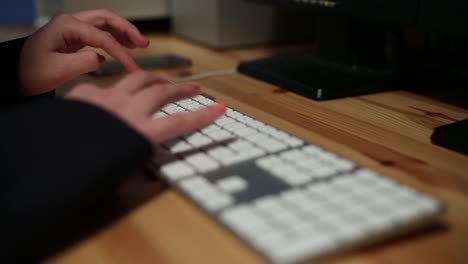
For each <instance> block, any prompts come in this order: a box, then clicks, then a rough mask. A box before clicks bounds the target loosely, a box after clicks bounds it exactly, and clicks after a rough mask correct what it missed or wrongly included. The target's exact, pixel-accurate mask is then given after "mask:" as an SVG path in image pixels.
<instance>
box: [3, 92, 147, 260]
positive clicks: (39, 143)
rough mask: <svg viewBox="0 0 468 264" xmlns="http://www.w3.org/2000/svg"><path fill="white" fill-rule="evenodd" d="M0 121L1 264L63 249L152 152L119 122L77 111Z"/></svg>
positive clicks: (61, 109) (60, 107)
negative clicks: (88, 217)
mask: <svg viewBox="0 0 468 264" xmlns="http://www.w3.org/2000/svg"><path fill="white" fill-rule="evenodd" d="M0 120H1V121H2V122H1V125H0V127H1V130H0V144H1V146H2V147H1V149H0V158H1V159H2V164H1V165H0V169H1V175H2V176H1V177H2V184H1V187H0V188H1V193H0V195H1V196H0V207H1V208H2V210H3V212H5V213H6V216H4V217H2V218H3V219H2V224H1V227H0V228H1V229H2V232H1V233H2V237H1V238H0V240H2V244H6V245H7V246H6V247H5V246H4V247H2V249H0V250H2V251H3V250H5V252H2V255H3V254H5V256H2V259H5V258H7V259H8V258H10V259H13V260H15V261H16V260H20V261H22V260H26V261H30V260H37V258H40V257H43V256H44V255H47V254H50V253H51V252H52V251H54V250H56V249H57V248H59V247H61V246H62V247H63V246H64V245H65V244H66V243H69V242H70V240H72V239H74V237H75V236H76V235H77V232H81V229H83V228H84V229H86V225H88V224H89V223H88V222H87V220H86V217H85V216H89V215H94V214H99V213H100V212H103V211H102V208H106V206H109V205H110V203H111V202H112V201H113V198H114V197H115V194H116V189H117V187H118V186H119V185H120V184H121V183H122V182H123V181H124V180H125V179H126V178H127V177H128V176H130V175H131V174H132V173H133V172H134V171H135V170H136V169H137V168H139V167H141V166H142V165H143V164H144V163H145V162H146V161H147V160H148V159H149V158H150V156H151V152H152V150H151V145H150V144H149V143H148V142H147V141H146V140H145V139H144V138H143V137H141V136H140V135H139V134H137V133H136V132H134V131H133V130H132V129H130V128H129V127H127V126H126V125H125V124H124V123H123V122H121V121H120V120H118V119H116V118H114V117H113V116H111V115H110V114H108V113H107V112H104V111H103V110H100V109H98V108H95V107H93V106H89V105H86V104H83V103H78V102H73V101H67V100H62V99H56V100H46V101H42V102H37V103H34V104H31V105H25V106H22V107H21V108H19V109H14V110H11V111H9V112H7V113H4V114H2V116H0ZM25 252H28V253H27V254H26V253H25ZM18 258H19V259H18Z"/></svg>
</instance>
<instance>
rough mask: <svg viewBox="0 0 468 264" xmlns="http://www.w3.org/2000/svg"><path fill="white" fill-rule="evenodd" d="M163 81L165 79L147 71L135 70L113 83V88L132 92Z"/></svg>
mask: <svg viewBox="0 0 468 264" xmlns="http://www.w3.org/2000/svg"><path fill="white" fill-rule="evenodd" d="M165 82H167V81H166V80H164V79H162V78H160V77H158V76H156V75H154V74H151V73H149V72H145V71H136V72H134V73H131V74H129V75H127V76H126V77H125V78H123V79H122V80H121V81H120V82H118V83H117V84H116V85H114V87H113V89H116V90H120V91H122V92H126V93H131V94H133V93H136V92H137V91H139V90H141V89H144V88H147V87H148V86H150V85H153V84H157V83H165Z"/></svg>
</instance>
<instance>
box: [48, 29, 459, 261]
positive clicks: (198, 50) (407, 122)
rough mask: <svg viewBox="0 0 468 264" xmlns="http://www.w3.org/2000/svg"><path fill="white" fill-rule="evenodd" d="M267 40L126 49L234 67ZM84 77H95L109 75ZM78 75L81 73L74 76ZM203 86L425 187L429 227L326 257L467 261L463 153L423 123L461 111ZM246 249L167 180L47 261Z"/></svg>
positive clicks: (171, 42)
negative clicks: (439, 211)
mask: <svg viewBox="0 0 468 264" xmlns="http://www.w3.org/2000/svg"><path fill="white" fill-rule="evenodd" d="M271 52H273V49H271V48H259V49H254V48H250V49H236V50H228V51H214V50H210V49H208V48H205V47H202V46H199V45H197V44H194V43H191V42H189V41H186V40H182V39H179V38H176V37H171V36H159V35H158V36H152V44H151V46H150V47H149V48H148V49H146V50H141V51H136V53H135V55H148V54H151V55H157V54H164V53H174V54H179V55H181V56H185V57H188V58H191V59H192V60H193V62H194V65H193V66H191V67H184V68H178V69H172V70H169V71H164V72H157V73H159V74H161V75H165V76H171V77H177V76H184V75H190V74H193V73H200V72H205V71H210V70H219V69H234V68H235V67H236V65H237V64H238V62H239V60H241V59H252V58H256V57H259V56H263V55H266V54H269V53H271ZM84 79H85V81H93V82H96V83H101V84H104V83H106V82H111V81H114V80H115V79H116V78H115V77H113V78H104V79H93V78H91V77H85V78H84ZM82 80H83V79H81V80H80V81H82ZM200 83H201V84H202V85H203V86H204V88H203V90H204V92H205V93H206V94H208V95H211V96H213V97H215V98H216V99H217V100H219V101H224V102H226V103H227V104H228V106H230V107H233V108H235V109H239V110H240V111H242V112H245V113H246V114H249V115H251V116H253V117H255V118H258V119H259V120H262V121H264V122H268V123H271V124H272V125H274V126H276V127H280V128H282V129H284V130H285V131H287V132H290V133H291V134H293V135H296V136H298V137H301V138H303V139H305V140H306V141H308V142H311V143H314V144H316V145H319V146H322V147H324V148H326V149H328V150H331V151H333V152H335V153H337V154H341V155H343V156H345V157H347V158H349V159H351V160H353V161H355V162H357V163H359V164H361V165H364V166H367V167H370V168H372V169H374V170H377V171H379V172H381V173H384V174H386V175H389V176H391V177H393V178H394V179H396V180H399V181H401V182H403V183H406V184H408V185H411V186H413V187H414V188H417V189H419V190H422V191H426V192H429V193H431V194H433V195H434V196H436V197H439V198H440V199H442V200H443V201H444V202H445V203H446V205H447V211H446V213H445V214H444V215H443V217H441V219H440V221H438V223H437V224H435V225H434V226H433V227H431V228H428V229H427V230H424V231H423V232H417V233H415V234H412V235H409V236H406V237H403V238H400V239H397V240H394V241H391V242H387V243H383V244H381V245H379V246H375V247H370V248H366V249H362V250H358V251H353V252H350V253H348V254H346V255H340V256H337V257H333V258H328V259H325V260H324V262H326V263H328V262H333V263H335V262H338V263H357V262H359V263H382V262H384V263H401V262H405V263H468V252H467V250H466V245H465V244H466V243H467V242H468V157H466V156H463V155H460V154H457V153H454V152H451V151H448V150H445V149H442V148H439V147H437V146H433V145H431V144H430V135H431V133H432V130H433V129H434V128H435V127H437V126H440V125H444V124H449V123H452V122H454V121H457V120H462V119H466V118H468V111H467V110H463V109H460V108H457V107H454V106H451V105H448V104H445V103H442V102H439V101H436V100H434V99H430V98H427V97H423V96H421V95H417V94H413V93H410V92H406V91H393V92H386V93H381V94H374V95H367V96H360V97H354V98H346V99H340V100H334V101H326V102H316V101H312V100H309V99H306V98H304V97H301V96H298V95H295V94H293V93H289V92H286V91H284V90H281V89H279V88H278V87H274V86H271V85H268V84H266V83H262V82H259V81H256V80H254V79H251V78H248V77H245V76H243V75H240V74H234V75H228V76H222V77H213V78H209V79H204V80H201V81H200ZM262 261H263V260H262V259H261V258H259V257H257V256H256V255H255V254H254V253H253V252H252V251H251V250H249V249H248V248H247V247H246V246H244V245H243V244H242V243H241V242H239V241H238V240H237V239H235V238H234V237H233V236H231V235H230V234H229V233H228V232H227V231H225V230H224V229H223V228H222V227H220V226H218V225H217V224H216V223H214V222H213V221H212V220H210V218H208V217H207V216H205V215H204V214H203V213H202V212H201V211H199V210H198V209H196V208H195V207H193V206H192V205H191V204H190V203H189V202H188V201H186V200H184V198H183V197H182V196H180V195H178V194H177V193H176V192H175V191H173V190H171V189H167V188H166V189H164V190H163V191H161V192H160V193H159V194H158V195H156V196H154V197H153V198H151V199H149V200H148V201H147V202H145V203H144V204H143V205H142V206H140V207H139V208H138V209H135V210H133V211H131V212H130V213H129V214H128V215H127V216H125V217H124V218H122V219H121V220H119V221H118V222H116V223H115V224H113V225H111V226H110V227H108V228H106V229H105V230H103V231H101V232H99V233H98V234H96V235H94V236H93V237H91V238H89V239H87V240H85V241H83V242H81V243H79V244H78V245H76V246H74V247H73V248H71V249H69V250H67V251H66V252H64V253H62V254H61V255H60V256H58V257H55V258H54V259H51V260H49V261H48V262H49V263H57V264H58V263H63V264H65V263H233V264H237V263H262Z"/></svg>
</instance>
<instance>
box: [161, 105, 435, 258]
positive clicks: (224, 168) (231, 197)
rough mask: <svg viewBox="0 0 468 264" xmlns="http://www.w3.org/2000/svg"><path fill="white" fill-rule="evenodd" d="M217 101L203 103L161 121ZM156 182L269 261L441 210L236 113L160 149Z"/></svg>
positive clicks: (348, 241)
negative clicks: (162, 180)
mask: <svg viewBox="0 0 468 264" xmlns="http://www.w3.org/2000/svg"><path fill="white" fill-rule="evenodd" d="M213 103H215V102H214V101H213V100H211V99H209V98H207V97H204V96H197V97H194V98H193V99H188V100H183V101H180V102H177V103H175V104H170V105H168V106H166V107H165V108H164V109H162V111H161V112H159V113H157V114H155V117H154V118H160V117H163V116H167V115H170V114H174V113H178V112H184V111H194V110H197V109H200V108H202V107H205V106H207V105H210V104H213ZM153 166H154V168H155V170H156V173H157V175H159V176H162V177H164V178H165V179H167V180H168V182H169V183H170V184H171V185H172V186H174V187H175V188H176V189H177V190H179V191H180V192H181V193H182V194H184V195H185V196H186V197H188V198H189V199H190V200H191V201H193V202H194V203H195V204H196V205H198V206H199V207H201V208H202V209H203V210H204V211H205V212H206V213H208V214H209V215H210V216H212V217H213V218H214V219H215V220H217V221H218V222H219V223H221V224H222V225H224V226H225V227H227V228H228V229H229V230H230V231H232V232H233V233H234V234H235V235H236V236H237V237H238V238H240V239H241V240H242V241H244V242H245V243H247V244H248V245H249V246H250V247H251V248H252V249H254V250H255V251H256V252H257V253H259V254H260V255H262V256H264V257H265V258H266V259H267V260H269V261H271V262H273V263H295V262H299V261H304V260H308V259H315V258H318V257H322V256H325V255H328V254H332V253H337V252H339V251H344V250H348V249H350V248H355V247H357V246H360V245H361V246H362V245H365V244H369V243H372V242H376V241H381V240H382V239H386V238H389V237H390V236H395V235H397V234H401V233H403V232H406V231H409V229H414V228H416V227H421V226H422V225H425V224H428V223H430V222H431V221H433V220H434V219H435V218H436V216H438V215H439V214H440V213H441V211H442V208H443V207H442V204H441V203H440V202H439V201H437V200H435V199H433V198H431V197H429V196H427V195H425V194H422V193H420V192H417V191H415V190H413V189H411V188H408V187H406V186H403V185H401V184H399V183H397V182H395V181H393V180H392V179H390V178H387V177H384V176H382V175H379V174H378V173H376V172H373V171H371V170H368V169H365V168H361V167H359V166H358V165H356V164H354V163H353V162H351V161H349V160H347V159H344V158H342V157H338V156H337V155H335V154H333V153H330V152H328V151H326V150H324V149H321V148H319V147H317V146H314V145H310V144H305V143H304V142H303V141H302V140H301V139H299V138H296V137H294V136H291V135H289V134H287V133H285V132H283V131H281V130H278V129H276V128H273V127H271V126H269V125H267V124H264V123H262V122H260V121H258V120H255V119H253V118H251V117H248V116H246V115H244V114H242V113H240V112H237V111H235V110H233V109H228V110H227V112H226V113H225V115H224V116H223V117H221V118H220V119H218V120H217V121H216V122H215V124H212V125H210V126H208V127H206V128H204V129H201V130H199V131H196V132H195V133H193V134H191V135H188V136H185V137H183V138H179V139H176V140H172V141H170V142H165V143H164V144H161V146H158V147H157V149H156V157H155V159H154V162H153Z"/></svg>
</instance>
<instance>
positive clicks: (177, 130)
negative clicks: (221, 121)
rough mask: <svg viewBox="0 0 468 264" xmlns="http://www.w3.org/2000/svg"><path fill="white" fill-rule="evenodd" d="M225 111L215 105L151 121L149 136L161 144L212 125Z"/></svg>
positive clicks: (223, 107)
mask: <svg viewBox="0 0 468 264" xmlns="http://www.w3.org/2000/svg"><path fill="white" fill-rule="evenodd" d="M225 111H226V106H225V105H224V104H215V105H212V106H209V107H207V108H204V109H201V110H197V111H195V112H190V113H180V114H175V115H172V116H169V117H164V118H161V119H158V120H156V121H153V122H152V123H151V126H150V128H149V134H150V135H151V136H152V140H153V142H156V143H161V142H164V141H166V140H170V139H173V138H176V137H179V136H182V135H186V134H188V133H191V132H193V131H195V130H196V129H199V128H202V127H205V126H207V125H209V124H211V123H213V122H214V121H215V120H216V119H218V118H219V117H220V116H221V115H222V114H223V113H224V112H225Z"/></svg>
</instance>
